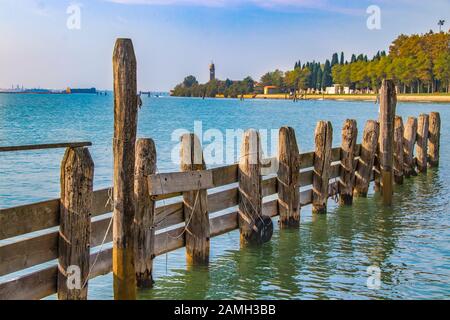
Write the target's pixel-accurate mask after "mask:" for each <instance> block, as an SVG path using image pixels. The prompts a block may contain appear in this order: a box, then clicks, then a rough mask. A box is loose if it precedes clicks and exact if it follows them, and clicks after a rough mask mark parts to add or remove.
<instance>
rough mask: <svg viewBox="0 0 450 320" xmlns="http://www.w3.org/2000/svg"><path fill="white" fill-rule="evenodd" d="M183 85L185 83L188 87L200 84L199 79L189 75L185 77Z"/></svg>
mask: <svg viewBox="0 0 450 320" xmlns="http://www.w3.org/2000/svg"><path fill="white" fill-rule="evenodd" d="M183 85H184V87H186V88H191V87H193V86H194V85H198V81H197V79H196V78H195V77H194V76H192V75H191V76H187V77H186V78H184V81H183Z"/></svg>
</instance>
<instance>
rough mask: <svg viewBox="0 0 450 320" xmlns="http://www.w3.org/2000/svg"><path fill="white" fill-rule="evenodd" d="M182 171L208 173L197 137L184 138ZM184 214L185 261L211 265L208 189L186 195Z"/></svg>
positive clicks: (184, 193) (182, 143)
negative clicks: (204, 171) (202, 171)
mask: <svg viewBox="0 0 450 320" xmlns="http://www.w3.org/2000/svg"><path fill="white" fill-rule="evenodd" d="M180 158H181V165H180V167H181V171H183V172H186V171H198V170H206V165H205V162H204V159H203V151H202V146H201V144H200V140H199V139H198V137H197V136H196V135H195V134H184V135H183V136H182V137H181V150H180ZM183 212H184V219H185V222H186V232H185V233H184V235H185V239H186V258H187V263H188V264H189V265H207V264H208V263H209V247H210V226H209V216H208V195H207V191H206V190H205V189H201V190H194V191H187V192H183Z"/></svg>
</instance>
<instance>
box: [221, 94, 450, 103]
mask: <svg viewBox="0 0 450 320" xmlns="http://www.w3.org/2000/svg"><path fill="white" fill-rule="evenodd" d="M216 98H219V99H221V98H222V99H223V98H225V97H224V96H223V95H217V96H216ZM243 98H244V99H267V100H292V97H290V96H289V95H288V94H247V95H244V96H243ZM301 100H342V101H372V102H375V101H376V100H377V95H375V94H324V95H321V94H307V95H306V96H303V97H302V99H301ZM397 100H398V101H399V102H440V103H450V94H399V95H398V96H397Z"/></svg>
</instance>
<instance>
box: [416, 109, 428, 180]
mask: <svg viewBox="0 0 450 320" xmlns="http://www.w3.org/2000/svg"><path fill="white" fill-rule="evenodd" d="M428 130H429V116H428V115H427V114H421V115H420V116H419V118H418V120H417V143H416V165H417V170H418V171H419V172H427V162H428V161H427V156H428Z"/></svg>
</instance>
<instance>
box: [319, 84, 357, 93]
mask: <svg viewBox="0 0 450 320" xmlns="http://www.w3.org/2000/svg"><path fill="white" fill-rule="evenodd" d="M325 93H326V94H350V93H351V90H350V88H349V87H344V86H342V85H340V84H335V85H333V86H332V87H326V88H325Z"/></svg>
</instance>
